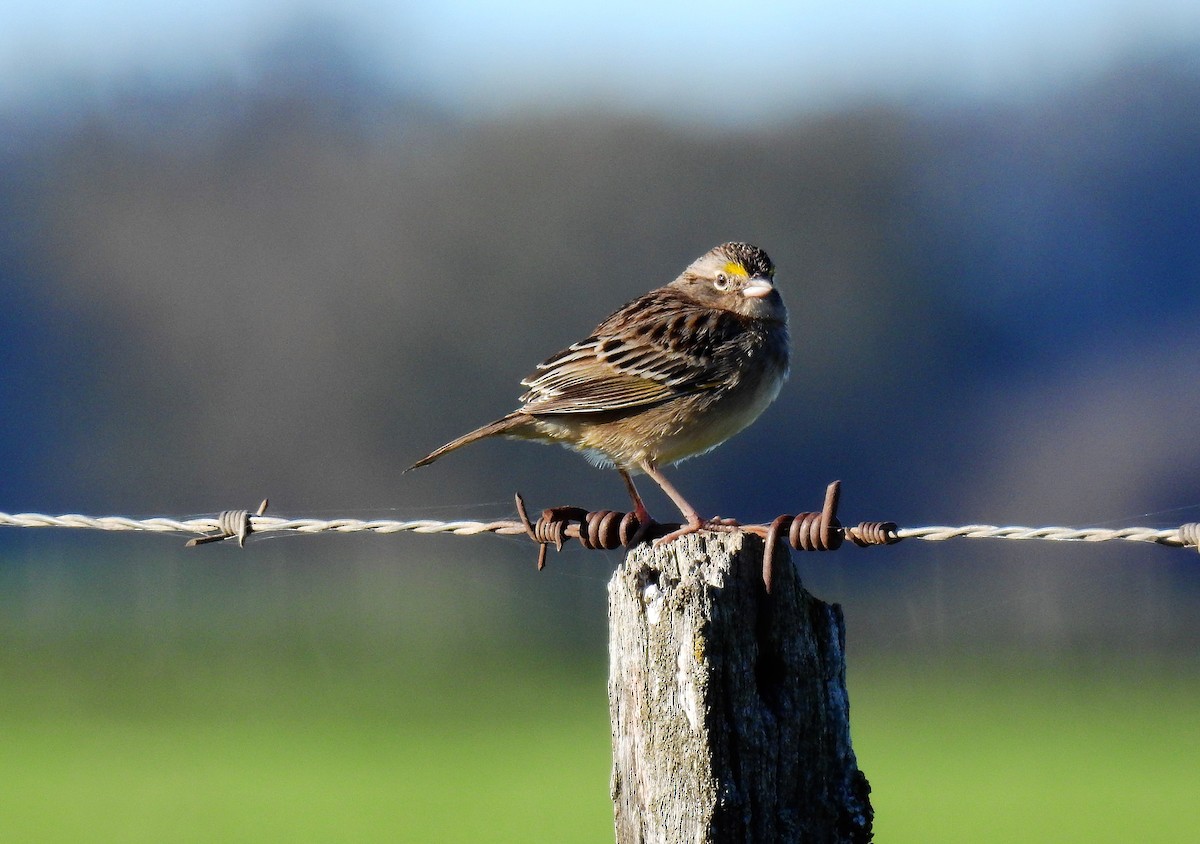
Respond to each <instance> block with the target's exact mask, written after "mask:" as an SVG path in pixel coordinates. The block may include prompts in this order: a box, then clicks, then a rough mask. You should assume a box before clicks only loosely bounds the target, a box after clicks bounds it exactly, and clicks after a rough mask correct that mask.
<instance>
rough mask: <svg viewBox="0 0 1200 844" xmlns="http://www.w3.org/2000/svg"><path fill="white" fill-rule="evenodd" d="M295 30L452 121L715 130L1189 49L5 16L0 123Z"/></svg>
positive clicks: (1151, 12) (1025, 34)
mask: <svg viewBox="0 0 1200 844" xmlns="http://www.w3.org/2000/svg"><path fill="white" fill-rule="evenodd" d="M302 20H309V21H312V20H317V21H323V22H331V23H335V24H337V25H339V26H341V27H342V28H343V29H344V30H345V32H346V33H348V35H349V37H350V38H351V39H352V40H353V42H354V43H355V44H357V45H358V46H359V47H360V48H361V49H362V51H363V54H364V56H366V57H367V62H368V64H369V65H370V66H371V67H372V68H373V69H374V70H376V71H377V72H378V73H379V74H380V75H381V77H382V78H384V79H385V80H395V81H397V82H404V83H405V84H406V85H407V86H408V87H410V88H411V87H412V86H414V85H415V86H417V87H418V88H419V89H420V90H421V91H422V92H423V93H424V94H426V95H428V96H430V97H432V98H433V99H435V100H437V101H439V102H440V103H442V104H443V105H446V106H448V107H451V108H455V109H461V110H464V111H470V112H478V111H483V112H485V113H486V112H488V111H494V110H503V109H507V108H510V107H528V106H530V105H533V104H543V105H548V106H550V107H557V106H560V105H566V104H571V103H576V102H579V101H580V100H585V101H591V102H594V101H597V100H598V101H600V102H603V103H609V104H613V105H618V106H621V107H624V108H631V109H634V110H651V111H664V110H665V111H674V112H676V113H679V114H682V115H684V116H691V117H700V118H703V119H709V120H713V121H715V122H727V121H730V120H734V121H736V120H739V119H743V118H746V117H756V116H762V115H764V114H770V113H772V112H777V111H779V110H781V109H783V110H794V109H797V108H810V107H820V106H823V105H826V104H828V103H830V102H834V101H838V100H845V99H848V98H849V99H854V98H872V97H880V96H883V97H908V96H915V95H927V94H928V93H929V92H933V93H934V94H937V93H945V94H948V95H961V94H966V95H972V96H978V95H984V96H988V95H1001V96H1003V95H1007V94H1010V93H1012V92H1019V91H1021V90H1026V89H1029V88H1031V87H1037V86H1039V85H1044V84H1046V83H1050V84H1054V83H1056V82H1059V81H1067V80H1069V79H1070V78H1071V77H1073V76H1077V75H1083V74H1087V73H1090V72H1093V71H1094V70H1096V69H1100V68H1103V67H1104V66H1105V65H1106V64H1107V63H1109V62H1111V61H1112V60H1114V59H1119V58H1121V57H1123V56H1126V55H1129V54H1133V53H1136V52H1137V51H1139V50H1140V49H1143V48H1145V47H1147V46H1150V47H1154V48H1166V49H1176V50H1178V49H1180V48H1192V49H1197V48H1200V3H1197V2H1196V0H1049V2H1046V0H1043V2H1035V0H932V1H931V2H904V1H903V0H800V1H799V2H791V3H776V2H763V1H762V0H750V2H745V3H742V4H740V5H739V6H738V10H737V11H732V10H731V9H730V8H729V7H728V6H726V5H724V4H716V3H705V2H698V3H697V2H690V3H677V2H665V3H646V2H636V1H635V0H608V2H582V3H569V2H567V3H564V2H543V0H524V2H464V0H449V2H444V1H443V2H426V3H418V2H409V3H405V2H382V0H350V2H342V3H336V2H331V0H242V1H241V2H235V1H234V0H207V2H203V3H195V4H179V3H164V2H162V0H109V2H95V0H58V2H56V3H53V4H47V3H44V2H40V0H37V1H36V2H35V0H7V2H5V3H4V4H2V6H0V103H6V102H7V103H11V102H13V101H20V100H22V99H26V98H28V97H31V96H33V97H36V96H38V95H39V94H40V92H42V91H44V90H47V89H48V88H50V89H53V88H58V89H61V88H62V87H64V86H67V87H70V86H81V87H94V88H98V89H100V90H103V87H104V86H105V85H107V84H110V83H111V81H112V80H114V79H118V80H119V79H127V78H130V77H131V76H137V77H151V78H153V77H171V76H180V75H184V76H186V75H188V74H194V73H197V72H208V71H217V72H220V73H224V74H228V75H233V76H235V77H236V76H237V75H239V74H245V73H251V72H253V71H252V67H253V56H254V55H255V53H256V51H258V50H260V49H261V47H262V45H264V44H266V43H269V42H270V41H271V40H272V39H274V38H278V37H279V34H280V33H282V32H284V31H286V29H287V27H289V26H295V25H296V23H297V21H302Z"/></svg>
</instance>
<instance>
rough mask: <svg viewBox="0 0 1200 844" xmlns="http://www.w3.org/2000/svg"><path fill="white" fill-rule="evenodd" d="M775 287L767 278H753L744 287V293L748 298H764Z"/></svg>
mask: <svg viewBox="0 0 1200 844" xmlns="http://www.w3.org/2000/svg"><path fill="white" fill-rule="evenodd" d="M774 289H775V285H773V284H771V282H770V281H768V280H767V279H765V278H752V279H750V280H749V281H748V282H746V286H745V287H743V288H742V295H743V296H745V297H746V298H747V299H762V298H763V297H764V296H770V295H771V291H772V290H774Z"/></svg>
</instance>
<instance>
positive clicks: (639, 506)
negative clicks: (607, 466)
mask: <svg viewBox="0 0 1200 844" xmlns="http://www.w3.org/2000/svg"><path fill="white" fill-rule="evenodd" d="M617 471H618V472H620V473H621V480H623V481H624V482H625V489H626V490H627V491H628V492H629V497H630V499H632V500H633V511H634V515H635V516H637V520H638V522H640V523H641V524H643V525H648V524H650V522H652V521H653V519H651V518H650V511H649V510H647V509H646V505H645V503H644V502H643V501H642V496H640V495H638V491H637V487H635V486H634V485H633V478H631V477H630V476H629V473H628V472H626V471H625V470H624V469H622V468H621V467H620V466H618V467H617Z"/></svg>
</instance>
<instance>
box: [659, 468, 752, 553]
mask: <svg viewBox="0 0 1200 844" xmlns="http://www.w3.org/2000/svg"><path fill="white" fill-rule="evenodd" d="M641 470H642V471H643V472H645V473H646V474H647V475H649V476H650V477H651V478H652V479H653V480H654V482H655V483H656V484H658V485H659V486H660V487H662V491H663V492H665V493H666V494H667V497H668V498H670V499H671V500H672V501H674V502H675V506H676V507H678V508H679V512H680V513H682V514H683V518H684V522H685V524H683V525H681V526H680V528H679V530H676V531H673V532H671V533H668V534H667V535H666V536H664V537H661V538H659V539H656V540H655V541H654V542H655V544H662V543H667V542H671V541H673V540H676V539H678V538H679V537H681V536H687V535H688V534H689V533H696V532H697V531H701V530H705V529H709V530H732V529H734V528H736V527H737V522H735V521H733V520H732V519H721V520H715V519H710V520H709V521H708V522H705V521H704V520H703V519H701V518H700V514H699V513H697V512H696V508H695V507H693V506H692V505H691V504H688V503H687V501H686V500H685V499H684V497H683V496H682V495H680V493H679V490H677V489H675V487H674V486H673V485H672V484H671V482H670V481H668V480H667V479H666V477H664V476H663V474H662V472H660V471H658V469H656V468H655V467H654V466H653V465H651V464H650V463H649V462H643V463H642V464H641Z"/></svg>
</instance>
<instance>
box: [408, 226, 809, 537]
mask: <svg viewBox="0 0 1200 844" xmlns="http://www.w3.org/2000/svg"><path fill="white" fill-rule="evenodd" d="M774 279H775V267H774V265H773V264H772V263H771V259H770V258H768V257H767V254H766V253H765V252H763V251H762V250H761V249H759V248H758V247H756V246H751V245H750V244H748V243H724V244H722V245H720V246H717V247H715V248H714V249H711V250H709V251H708V252H706V253H705V254H704V255H701V256H700V257H699V258H697V259H696V260H695V261H693V262H692V263H691V264H689V265H688V267H687V268H686V269H685V270H684V271H683V272H682V273H680V275H679V277H678V278H676V279H675V280H674V281H672V282H671V283H670V284H668V285H666V286H665V287H660V288H658V289H657V290H652V291H651V292H649V293H647V294H646V295H644V296H641V297H639V298H637V299H634V300H633V301H632V302H629V303H628V304H626V305H625V306H623V307H621V308H620V309H618V310H617V311H616V312H614V313H613V314H612V315H611V316H609V317H608V318H607V319H605V320H604V321H603V322H601V323H600V324H599V325H598V326H596V328H595V330H594V331H592V333H591V334H589V335H588V336H587V337H586V338H585V339H583V340H581V341H579V342H578V343H574V344H573V345H571V346H569V347H567V348H566V349H563V350H562V351H561V352H558V353H557V354H555V355H551V356H550V357H549V358H547V359H546V360H545V361H543V362H542V363H540V364H538V366H537V369H536V370H534V372H533V373H532V374H531V375H530V376H529V377H528V378H526V379H525V380H524V381H522V382H521V385H522V386H523V387H526V388H527V389H526V392H525V394H524V395H522V396H521V398H520V401H521V406H520V407H519V408H517V409H516V410H514V411H513V412H512V413H509V414H508V415H507V416H503V417H501V418H499V419H497V420H496V421H495V422H490V423H488V424H487V425H484V426H483V427H481V428H477V429H475V430H474V431H471V432H470V433H468V434H464V435H463V436H461V437H459V438H458V439H455V440H452V441H450V442H448V443H446V444H445V445H443V446H442V447H441V448H438V449H437V450H435V451H433V452H432V453H430V454H429V455H428V456H426V457H424V458H422V459H421V460H418V461H417V462H416V463H414V464H413V465H412V466H411V467H409V469H407V470H405V471H411V470H412V469H416V468H418V467H420V466H426V465H428V464H430V463H432V462H433V461H435V460H437V459H438V458H440V457H442V456H443V455H445V454H448V453H450V452H451V451H455V450H457V449H459V448H462V447H463V446H465V445H468V444H469V443H473V442H475V441H476V440H481V439H484V438H486V437H497V436H501V437H511V438H514V439H525V440H537V441H539V442H547V443H560V444H562V445H564V446H567V447H569V448H572V449H575V450H576V451H580V452H582V453H583V454H584V456H585V457H587V458H588V459H589V460H590V461H591V462H592V463H594V464H596V465H597V466H600V467H615V468H616V470H617V472H618V473H620V475H621V479H622V480H623V481H624V483H625V488H626V490H627V491H628V493H629V497H630V499H631V500H632V501H633V505H634V508H635V512H636V515H637V518H638V521H639V522H640V523H641V524H642V525H648V524H650V522H651V517H650V513H649V511H648V510H647V509H646V505H645V504H644V503H643V501H642V497H641V495H640V494H639V493H638V491H637V488H636V487H635V486H634V483H633V475H634V474H645V475H648V476H649V477H650V478H651V479H652V480H653V481H654V482H655V483H657V484H658V485H659V486H660V487H661V488H662V490H663V492H665V493H666V494H667V496H668V497H669V498H670V499H671V500H672V501H673V502H674V503H675V505H676V506H677V507H678V508H679V512H680V513H681V514H682V515H683V519H684V521H683V524H682V525H681V526H680V528H679V529H678V530H676V531H674V532H673V533H670V534H668V535H667V536H665V537H663V538H662V539H660V540H658V541H659V542H669V541H671V540H673V539H676V538H678V537H679V536H684V535H687V534H690V533H695V532H697V531H699V530H703V529H705V528H706V527H707V528H712V529H722V528H729V527H731V526H733V525H734V524H736V523H733V522H730V521H727V520H716V519H712V520H708V521H706V520H704V519H702V518H701V517H700V516H699V514H698V513H697V512H696V509H695V508H694V507H692V506H691V505H690V504H689V503H688V502H687V500H686V499H684V497H683V496H682V495H681V494H680V492H679V491H678V490H677V489H676V488H675V487H674V486H673V485H672V484H671V483H670V481H668V480H667V478H666V477H665V476H664V475H663V473H662V468H663V467H664V466H669V465H671V464H674V463H678V462H679V461H681V460H685V459H687V458H689V457H695V456H696V455H698V454H704V453H705V452H707V451H710V450H712V449H714V448H716V447H717V446H718V445H720V444H721V443H723V442H725V441H726V440H727V439H729V438H730V437H732V436H733V435H734V434H736V433H738V432H739V431H741V430H742V429H743V428H745V427H746V426H748V425H749V424H750V423H751V422H753V421H754V420H755V419H757V418H758V416H759V415H760V414H761V413H762V412H763V411H764V410H765V409H766V408H767V406H768V405H769V404H770V403H771V402H772V401H774V399H775V397H776V396H777V395H778V394H779V389H780V387H781V386H782V385H783V382H784V380H785V379H786V378H787V374H788V358H789V338H788V321H787V309H786V308H785V307H784V304H783V299H782V298H781V297H780V295H779V291H778V290H777V289H776V287H775V281H774Z"/></svg>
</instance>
